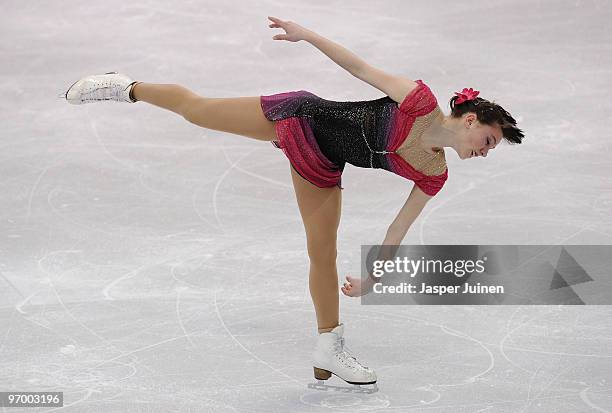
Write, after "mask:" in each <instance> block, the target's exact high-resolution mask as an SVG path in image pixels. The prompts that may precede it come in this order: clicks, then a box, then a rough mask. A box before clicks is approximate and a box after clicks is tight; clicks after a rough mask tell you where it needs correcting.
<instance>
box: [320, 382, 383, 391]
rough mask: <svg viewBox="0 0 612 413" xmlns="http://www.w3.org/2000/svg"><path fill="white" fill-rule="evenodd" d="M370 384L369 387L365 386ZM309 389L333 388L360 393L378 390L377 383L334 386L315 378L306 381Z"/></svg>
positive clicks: (324, 389) (325, 389) (326, 389)
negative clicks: (313, 381) (314, 381)
mask: <svg viewBox="0 0 612 413" xmlns="http://www.w3.org/2000/svg"><path fill="white" fill-rule="evenodd" d="M365 386H371V387H365ZM308 388H309V389H314V390H319V391H328V390H333V391H337V392H342V393H361V394H364V393H365V394H372V393H376V392H377V391H378V385H377V384H376V383H373V384H353V385H352V386H334V385H330V384H326V383H325V382H324V381H323V380H317V382H316V383H308Z"/></svg>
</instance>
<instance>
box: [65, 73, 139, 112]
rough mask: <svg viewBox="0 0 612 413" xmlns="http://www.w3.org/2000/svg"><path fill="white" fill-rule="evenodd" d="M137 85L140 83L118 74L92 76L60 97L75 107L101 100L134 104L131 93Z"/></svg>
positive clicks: (76, 83) (77, 82)
mask: <svg viewBox="0 0 612 413" xmlns="http://www.w3.org/2000/svg"><path fill="white" fill-rule="evenodd" d="M136 83H140V82H136V81H134V80H132V79H130V78H129V77H128V76H126V75H122V74H119V73H117V72H109V73H106V74H103V75H91V76H86V77H84V78H82V79H80V80H77V81H76V82H74V83H73V84H72V86H70V87H69V88H68V90H67V91H66V93H64V94H63V95H60V96H59V97H63V98H65V99H66V100H67V101H68V103H72V104H73V105H82V104H84V103H91V102H98V101H101V100H115V101H117V102H128V103H134V102H136V100H135V99H132V98H131V97H130V92H131V91H132V87H133V86H134V84H136Z"/></svg>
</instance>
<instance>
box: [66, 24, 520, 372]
mask: <svg viewBox="0 0 612 413" xmlns="http://www.w3.org/2000/svg"><path fill="white" fill-rule="evenodd" d="M269 19H270V20H271V21H272V23H271V24H270V27H271V28H281V29H283V30H284V31H285V33H284V34H279V35H276V36H274V39H275V40H286V41H290V42H297V41H300V40H304V41H307V42H309V43H311V44H312V45H313V46H315V47H317V48H318V49H319V50H321V51H322V52H323V53H325V54H326V55H327V56H328V57H329V58H330V59H332V60H333V61H334V62H336V63H337V64H338V65H340V66H341V67H343V68H344V69H346V70H347V71H348V72H349V73H351V74H352V75H354V76H355V77H357V78H359V79H361V80H363V81H364V82H367V83H368V84H370V85H372V86H373V87H375V88H377V89H379V90H380V91H381V92H383V93H384V94H385V97H383V98H380V99H375V100H369V101H359V102H337V101H330V100H327V99H324V98H321V97H319V96H316V95H314V94H312V93H310V92H308V91H305V90H300V91H292V92H285V93H278V94H274V95H267V96H253V97H239V98H213V97H204V96H199V95H197V94H195V93H193V92H191V91H189V90H188V89H186V88H184V87H182V86H179V85H174V84H152V83H146V82H140V81H138V82H137V81H134V80H132V79H131V78H130V77H128V76H126V75H122V74H118V73H115V72H112V73H107V74H104V75H92V76H87V77H85V78H82V79H81V80H79V81H77V82H75V83H74V84H73V85H72V86H71V87H70V88H69V89H68V90H67V92H66V93H65V95H64V97H65V98H66V99H67V100H68V102H70V103H74V104H83V103H89V102H94V101H100V100H114V101H120V102H130V103H134V102H138V101H140V102H147V103H150V104H152V105H155V106H158V107H161V108H164V109H167V110H170V111H172V112H175V113H177V114H179V115H181V116H183V117H184V118H185V119H186V120H187V121H189V122H191V123H194V124H196V125H198V126H201V127H203V128H207V129H213V130H218V131H224V132H228V133H232V134H236V135H241V136H246V137H250V138H254V139H258V140H261V141H269V142H271V143H272V144H273V145H274V147H276V148H280V149H282V150H283V152H284V153H285V155H286V156H287V158H288V159H289V161H290V165H291V168H290V170H291V177H292V182H293V186H294V189H295V193H296V199H297V202H298V206H299V210H300V214H301V217H302V220H303V223H304V228H305V231H306V238H307V248H308V256H309V258H310V269H309V287H310V293H311V297H312V300H313V304H314V307H315V312H316V317H317V326H318V331H319V336H318V338H317V344H316V348H315V351H314V353H313V367H314V372H315V377H316V378H318V379H327V378H329V377H330V376H331V374H335V375H336V376H338V377H340V378H341V379H343V380H345V381H347V382H349V383H354V384H369V383H375V382H376V380H377V378H376V374H375V372H374V371H373V370H372V369H370V368H368V367H366V366H364V365H363V364H362V363H360V362H359V361H358V360H357V359H356V357H354V356H353V355H351V354H350V353H349V352H348V351H347V350H346V348H345V346H344V338H343V333H344V324H342V323H340V319H339V318H340V317H339V297H338V273H337V268H336V256H337V250H336V240H337V229H338V225H339V222H340V214H341V198H342V195H341V190H342V186H341V176H342V171H343V169H344V167H345V164H346V163H350V164H352V165H354V166H357V167H363V168H378V169H384V170H386V171H388V172H391V173H395V174H398V175H400V176H402V177H405V178H406V179H407V180H410V181H412V182H414V185H413V186H412V190H411V191H410V194H409V196H408V198H407V200H406V202H405V203H404V205H403V206H402V208H401V210H400V212H399V213H398V215H397V217H396V218H395V219H394V220H393V222H392V223H391V224H390V226H389V227H388V229H387V232H386V237H385V239H384V241H383V242H382V244H384V245H398V244H400V243H401V241H402V239H403V238H404V236H405V234H406V232H407V231H408V229H409V228H410V226H411V224H412V223H413V221H414V220H415V219H416V218H417V217H418V215H419V214H420V212H421V211H422V209H423V208H424V206H425V204H426V203H427V202H428V201H429V200H430V199H431V198H432V197H434V196H435V195H436V194H437V193H438V192H439V191H440V190H441V188H442V187H443V185H444V183H445V181H446V179H447V177H448V171H447V167H446V160H445V153H444V148H445V147H449V148H452V149H454V150H455V151H456V152H457V154H458V155H459V157H460V158H461V159H468V158H471V157H476V156H487V153H488V151H489V150H492V149H494V148H495V147H496V146H497V145H498V144H499V143H500V142H501V140H502V139H506V140H507V141H508V142H510V143H521V141H522V138H523V133H522V131H521V130H520V129H519V128H517V127H516V121H515V120H514V118H513V117H512V116H511V115H510V114H509V113H508V112H507V111H505V110H504V109H503V108H502V107H501V106H499V105H497V104H495V103H492V102H489V101H487V100H485V99H482V98H480V97H478V94H479V92H477V91H474V90H472V89H463V91H462V92H457V93H455V96H453V97H452V98H451V100H450V108H451V114H450V115H449V116H445V115H444V114H443V113H442V111H441V109H440V107H439V106H438V103H437V99H436V97H435V96H434V95H433V93H432V92H431V90H430V89H429V87H428V86H427V85H426V84H425V83H424V82H423V81H422V80H416V81H413V80H410V79H407V78H403V77H398V76H393V75H390V74H388V73H385V72H383V71H381V70H379V69H377V68H374V67H372V66H370V65H368V64H367V63H366V62H365V61H363V60H362V59H360V58H359V57H358V56H356V55H355V54H353V53H351V52H350V51H349V50H347V49H345V48H343V47H342V46H340V45H338V44H336V43H334V42H332V41H330V40H328V39H325V38H324V37H322V36H320V35H318V34H316V33H314V32H313V31H311V30H308V29H306V28H304V27H302V26H300V25H298V24H296V23H294V22H290V21H283V20H280V19H277V18H274V17H269ZM372 190H377V189H376V188H372ZM371 286H372V283H371V282H370V279H368V280H367V281H366V282H365V284H364V285H362V284H361V279H360V278H353V277H347V281H346V282H345V283H344V286H342V288H341V290H342V292H343V293H344V294H345V295H347V296H351V297H357V296H360V295H362V294H365V293H367V292H369V291H370V289H371Z"/></svg>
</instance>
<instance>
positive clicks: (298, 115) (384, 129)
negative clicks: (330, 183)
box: [265, 80, 448, 195]
mask: <svg viewBox="0 0 612 413" xmlns="http://www.w3.org/2000/svg"><path fill="white" fill-rule="evenodd" d="M415 82H416V83H417V86H416V87H415V88H414V89H413V90H412V91H410V92H409V93H408V94H407V95H406V97H405V98H404V100H403V101H402V102H401V103H400V104H399V105H398V104H397V103H396V102H395V101H393V99H391V98H390V97H389V96H385V97H382V98H379V99H374V100H366V101H349V102H346V101H344V102H338V101H332V100H327V99H323V98H321V97H319V96H317V95H315V94H313V93H311V92H308V91H305V90H300V91H296V92H288V93H282V94H276V95H273V97H268V98H267V99H266V102H265V114H266V117H267V118H268V119H269V120H273V121H280V120H283V119H287V118H291V119H299V122H301V123H302V126H297V125H285V124H284V123H283V124H281V125H280V126H281V128H285V129H287V128H296V127H297V128H299V129H300V130H301V131H302V132H303V133H305V134H306V135H308V134H309V133H310V134H312V136H313V138H312V139H313V140H316V145H315V146H317V147H316V149H314V150H309V149H307V148H298V149H297V152H299V153H300V154H302V153H307V154H310V155H312V153H315V154H316V151H319V153H320V154H321V155H320V156H319V157H317V156H314V157H312V156H311V160H310V162H316V161H317V160H318V161H319V162H320V163H321V165H325V166H322V167H323V168H325V167H328V168H331V169H334V173H338V172H339V173H340V174H341V173H342V170H343V169H344V165H345V163H350V164H352V165H354V166H358V167H361V168H382V169H385V170H388V171H390V172H392V173H395V174H397V175H400V176H402V177H404V178H407V179H410V180H412V181H414V182H415V184H416V185H417V186H419V187H420V188H421V189H422V190H423V191H424V192H425V193H427V194H429V195H434V194H436V193H437V192H438V191H439V190H440V189H441V188H442V186H443V185H444V182H445V181H446V179H447V176H448V174H447V170H446V160H445V158H444V151H440V152H439V153H435V154H431V153H428V152H427V151H425V150H424V149H423V148H422V147H421V145H420V141H419V139H420V137H421V135H422V134H423V133H424V131H425V130H427V128H428V127H429V126H430V125H431V124H432V123H433V122H435V121H436V120H437V119H438V118H439V117H441V116H443V114H442V111H441V110H440V107H439V106H438V104H437V100H436V98H435V96H434V95H433V93H432V92H431V90H430V89H429V87H428V86H427V85H425V83H423V81H422V80H416V81H415ZM304 124H305V125H304ZM277 126H279V124H278V123H277ZM277 129H279V128H278V127H277ZM278 132H279V131H277V133H278ZM281 133H284V132H281ZM302 145H304V144H302ZM306 145H309V144H306ZM311 149H312V148H311ZM322 158H326V159H322ZM304 164H305V165H307V163H306V162H305V163H304ZM305 167H306V168H307V167H310V166H305Z"/></svg>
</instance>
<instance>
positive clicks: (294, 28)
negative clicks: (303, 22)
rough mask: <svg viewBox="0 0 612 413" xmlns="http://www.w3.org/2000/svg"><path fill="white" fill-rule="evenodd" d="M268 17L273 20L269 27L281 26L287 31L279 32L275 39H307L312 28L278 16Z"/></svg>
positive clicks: (292, 40) (293, 40) (291, 40)
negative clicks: (309, 28)
mask: <svg viewBox="0 0 612 413" xmlns="http://www.w3.org/2000/svg"><path fill="white" fill-rule="evenodd" d="M268 19H270V20H271V21H272V24H270V25H269V26H268V27H272V28H280V29H283V30H284V31H285V34H277V35H275V36H274V37H273V38H272V39H274V40H287V41H290V42H299V41H300V40H304V39H306V35H307V34H308V33H310V30H308V29H306V28H304V27H302V26H300V25H299V24H297V23H294V22H292V21H289V20H281V19H278V18H276V17H272V16H268Z"/></svg>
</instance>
